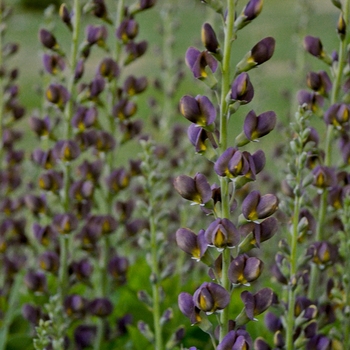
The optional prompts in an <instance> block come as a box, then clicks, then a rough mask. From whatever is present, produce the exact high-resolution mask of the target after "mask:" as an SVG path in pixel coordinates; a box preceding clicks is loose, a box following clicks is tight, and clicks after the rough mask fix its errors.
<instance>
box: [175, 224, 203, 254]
mask: <svg viewBox="0 0 350 350" xmlns="http://www.w3.org/2000/svg"><path fill="white" fill-rule="evenodd" d="M204 232H205V231H204V230H200V231H199V232H198V235H196V234H195V233H194V232H193V231H191V230H189V229H187V228H180V229H178V230H177V231H176V243H177V245H178V246H179V247H180V248H181V249H182V250H183V251H184V252H186V253H187V254H189V255H191V256H192V259H195V260H197V261H199V260H201V258H202V257H203V256H204V254H205V252H206V251H207V248H208V242H207V240H206V239H205V235H204Z"/></svg>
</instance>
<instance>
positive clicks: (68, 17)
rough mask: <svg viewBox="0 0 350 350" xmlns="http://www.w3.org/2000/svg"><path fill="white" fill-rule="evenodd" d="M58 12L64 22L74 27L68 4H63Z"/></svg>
mask: <svg viewBox="0 0 350 350" xmlns="http://www.w3.org/2000/svg"><path fill="white" fill-rule="evenodd" d="M58 13H59V16H60V17H61V20H62V22H63V23H65V24H66V25H67V26H68V28H72V22H71V15H70V13H69V10H68V8H67V5H66V4H61V6H60V9H59V12H58Z"/></svg>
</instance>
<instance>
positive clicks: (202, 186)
mask: <svg viewBox="0 0 350 350" xmlns="http://www.w3.org/2000/svg"><path fill="white" fill-rule="evenodd" d="M174 187H175V189H176V191H177V192H178V193H179V194H180V196H181V197H183V198H185V199H187V200H190V201H192V202H194V203H196V204H200V205H204V204H205V203H207V202H209V201H210V200H211V188H210V184H209V183H208V180H207V178H206V177H205V176H204V175H203V174H200V173H197V174H196V175H195V176H194V178H193V179H192V178H191V177H190V176H187V175H180V176H177V177H176V178H175V179H174Z"/></svg>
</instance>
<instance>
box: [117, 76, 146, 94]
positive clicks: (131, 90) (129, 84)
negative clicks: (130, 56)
mask: <svg viewBox="0 0 350 350" xmlns="http://www.w3.org/2000/svg"><path fill="white" fill-rule="evenodd" d="M147 84H148V82H147V78H146V77H140V78H135V77H134V76H133V75H129V76H128V77H127V78H126V79H125V81H124V87H123V90H124V91H125V93H127V94H128V95H129V96H133V95H136V94H140V93H141V92H143V91H145V90H146V88H147Z"/></svg>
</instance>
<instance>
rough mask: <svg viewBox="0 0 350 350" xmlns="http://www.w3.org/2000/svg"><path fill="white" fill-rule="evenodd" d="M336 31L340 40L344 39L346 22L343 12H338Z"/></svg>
mask: <svg viewBox="0 0 350 350" xmlns="http://www.w3.org/2000/svg"><path fill="white" fill-rule="evenodd" d="M337 32H338V35H339V37H340V39H341V40H344V38H345V35H346V22H345V19H344V17H343V13H340V14H339V19H338V23H337Z"/></svg>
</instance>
